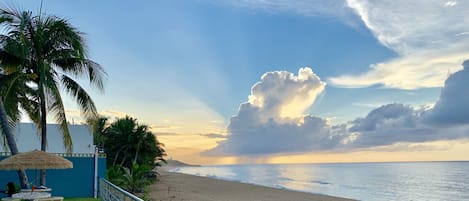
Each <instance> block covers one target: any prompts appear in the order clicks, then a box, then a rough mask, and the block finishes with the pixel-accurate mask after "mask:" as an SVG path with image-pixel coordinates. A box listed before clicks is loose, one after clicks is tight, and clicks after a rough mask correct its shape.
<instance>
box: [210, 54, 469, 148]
mask: <svg viewBox="0 0 469 201" xmlns="http://www.w3.org/2000/svg"><path fill="white" fill-rule="evenodd" d="M463 65H464V69H463V70H461V71H459V72H456V73H454V74H452V75H451V76H449V78H448V79H447V80H446V82H445V86H444V87H443V89H442V92H441V95H440V98H439V100H438V101H437V102H436V104H435V106H434V107H433V108H414V107H412V106H409V105H404V104H400V103H392V104H387V105H383V106H380V107H378V108H376V109H373V110H371V111H370V112H369V113H368V114H367V115H366V116H365V117H363V118H356V119H355V120H353V121H350V122H348V123H346V124H341V125H331V124H330V123H329V121H328V120H327V119H325V118H320V117H315V116H311V115H303V112H304V111H305V110H306V109H307V108H308V107H309V106H311V105H312V104H313V103H314V101H315V99H316V97H317V96H318V95H319V94H320V93H321V92H322V91H323V90H324V86H325V84H324V82H322V81H321V80H320V78H319V77H318V76H317V75H315V74H314V73H313V71H312V70H311V69H309V68H302V69H300V71H299V74H298V76H295V75H293V74H292V73H289V72H284V71H279V72H269V73H266V74H265V75H264V76H262V79H261V81H260V82H258V83H257V84H255V85H254V86H253V88H252V91H251V95H249V101H248V102H246V103H243V104H241V105H240V108H239V111H238V114H237V115H235V116H233V117H232V118H231V120H230V124H229V126H228V135H226V139H225V140H223V141H220V142H219V144H218V146H217V147H215V148H214V149H212V150H209V151H207V152H206V154H208V155H269V154H279V153H301V152H311V151H344V150H358V149H369V148H377V149H378V150H379V149H381V150H385V149H383V148H382V147H383V146H388V145H393V146H396V145H401V146H400V147H409V149H415V146H412V145H409V143H425V142H432V141H438V140H456V139H468V138H469V108H468V107H467V103H468V102H469V92H467V90H465V88H467V86H469V60H468V61H466V62H464V64H463ZM293 103H294V104H293ZM295 105H298V106H299V108H300V109H296V108H295V110H291V109H290V108H292V107H294V106H295ZM284 111H289V112H287V113H285V112H284ZM290 111H291V112H290ZM285 114H288V115H285ZM403 144H404V145H405V146H402V145H403Z"/></svg>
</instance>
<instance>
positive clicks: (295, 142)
mask: <svg viewBox="0 0 469 201" xmlns="http://www.w3.org/2000/svg"><path fill="white" fill-rule="evenodd" d="M324 87H325V83H324V82H322V81H321V80H320V78H319V77H318V76H317V75H316V74H314V72H313V71H312V70H311V69H310V68H301V69H300V70H299V72H298V75H294V74H293V73H290V72H286V71H275V72H268V73H265V74H264V75H263V76H262V77H261V81H260V82H258V83H256V84H255V85H254V86H253V87H252V89H251V94H250V95H249V97H248V102H246V103H243V104H241V105H240V107H239V111H238V114H237V115H236V116H234V117H232V118H231V120H230V124H229V125H228V132H229V134H228V136H227V140H225V141H222V142H220V144H219V145H218V146H217V147H216V148H215V149H213V150H210V151H209V152H208V154H228V155H250V154H271V153H284V152H302V151H304V150H319V149H324V147H329V146H331V145H330V144H336V142H335V140H338V139H340V138H339V137H336V136H335V135H336V134H338V133H343V131H344V129H345V127H340V126H335V127H334V126H331V125H329V123H328V121H327V120H326V119H322V118H319V117H313V116H308V115H307V116H303V112H304V111H305V110H306V109H308V108H309V107H310V106H311V105H312V104H313V103H314V101H315V100H316V97H317V96H318V95H319V94H320V93H321V92H322V91H323V90H324Z"/></svg>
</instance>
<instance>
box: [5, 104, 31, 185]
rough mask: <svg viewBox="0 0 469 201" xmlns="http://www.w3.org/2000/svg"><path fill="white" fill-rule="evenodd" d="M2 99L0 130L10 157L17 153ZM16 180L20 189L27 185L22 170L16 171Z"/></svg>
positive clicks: (9, 120) (26, 179)
mask: <svg viewBox="0 0 469 201" xmlns="http://www.w3.org/2000/svg"><path fill="white" fill-rule="evenodd" d="M2 99H3V97H0V129H1V133H2V134H3V136H5V139H6V141H7V144H8V147H9V148H10V152H11V155H15V154H17V153H18V147H17V146H16V141H15V137H14V136H13V133H12V131H11V122H12V121H11V119H10V118H9V117H8V116H7V114H6V112H5V107H4V104H3V100H2ZM17 173H18V178H19V181H20V186H21V188H26V187H27V183H28V178H27V177H26V173H25V172H24V170H18V171H17Z"/></svg>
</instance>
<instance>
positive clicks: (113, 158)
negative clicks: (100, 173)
mask: <svg viewBox="0 0 469 201" xmlns="http://www.w3.org/2000/svg"><path fill="white" fill-rule="evenodd" d="M88 125H89V126H90V129H91V130H92V132H93V135H94V140H95V141H94V142H95V144H96V145H97V146H98V147H100V148H104V150H105V153H106V155H107V167H108V169H107V179H108V180H109V181H110V182H111V183H113V184H115V185H118V186H120V187H121V188H123V189H125V190H127V191H129V192H131V193H141V194H140V195H143V196H145V195H146V191H145V188H146V187H147V186H148V185H150V184H151V183H153V182H154V181H155V180H156V176H157V173H156V172H155V171H153V169H154V168H155V167H157V166H159V165H160V163H161V162H165V160H164V157H165V156H166V152H165V150H164V148H163V146H164V145H163V144H162V143H160V142H159V141H158V140H157V139H156V137H155V135H153V133H152V132H151V131H150V129H149V127H148V126H147V125H141V124H138V122H137V119H134V118H132V117H129V116H126V117H124V118H120V119H117V120H116V121H114V122H113V123H111V124H110V125H108V123H107V119H106V118H104V117H98V118H94V119H89V120H88ZM142 193H143V194H142Z"/></svg>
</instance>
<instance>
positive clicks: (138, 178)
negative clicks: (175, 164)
mask: <svg viewBox="0 0 469 201" xmlns="http://www.w3.org/2000/svg"><path fill="white" fill-rule="evenodd" d="M122 169H123V171H124V174H123V175H122V177H121V178H120V179H119V180H120V181H119V184H120V186H121V187H122V188H124V189H125V190H126V191H128V192H130V193H142V192H143V191H144V188H145V187H146V186H148V185H150V184H151V183H153V181H154V179H153V178H150V177H147V176H146V175H147V173H148V172H149V171H150V170H151V168H150V167H149V166H148V165H138V164H137V163H134V164H133V165H132V168H131V169H129V168H127V167H123V168H122Z"/></svg>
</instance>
